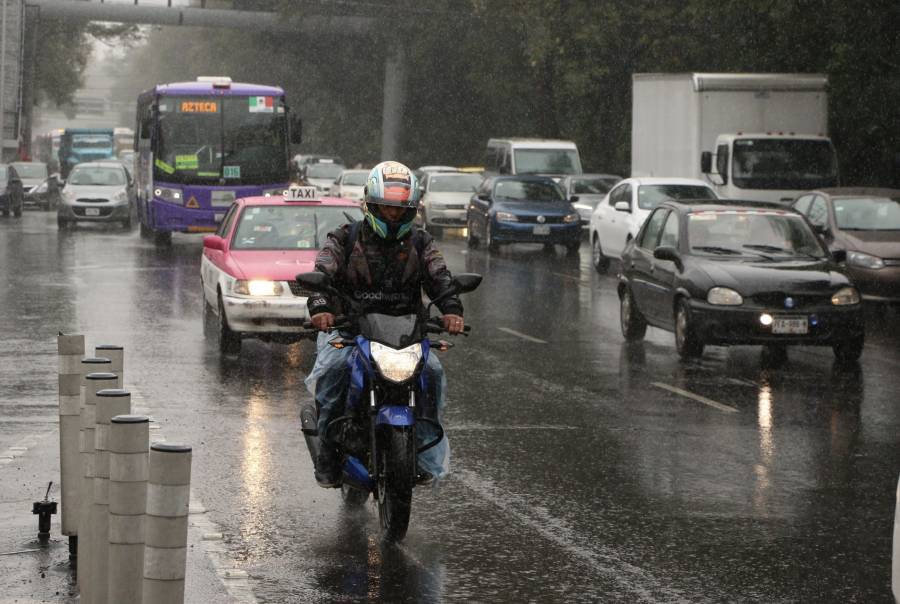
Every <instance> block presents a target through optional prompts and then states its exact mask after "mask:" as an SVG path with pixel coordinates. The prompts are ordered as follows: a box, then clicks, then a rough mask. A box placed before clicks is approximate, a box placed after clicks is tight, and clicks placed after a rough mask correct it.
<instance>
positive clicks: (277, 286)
mask: <svg viewBox="0 0 900 604" xmlns="http://www.w3.org/2000/svg"><path fill="white" fill-rule="evenodd" d="M231 291H233V292H234V293H236V294H240V295H242V296H280V295H281V294H282V292H283V291H284V288H283V287H282V286H281V283H279V282H278V281H266V280H264V279H250V280H249V281H248V280H246V279H238V280H237V281H235V282H234V286H232V288H231Z"/></svg>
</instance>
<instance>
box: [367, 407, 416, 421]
mask: <svg viewBox="0 0 900 604" xmlns="http://www.w3.org/2000/svg"><path fill="white" fill-rule="evenodd" d="M375 423H376V424H377V425H382V424H388V425H391V426H412V425H413V424H415V423H416V417H415V415H414V414H413V409H412V407H401V406H399V405H386V406H384V407H382V408H381V409H379V410H378V417H377V418H376V419H375Z"/></svg>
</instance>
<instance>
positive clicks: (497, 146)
mask: <svg viewBox="0 0 900 604" xmlns="http://www.w3.org/2000/svg"><path fill="white" fill-rule="evenodd" d="M484 165H485V176H498V175H504V176H505V175H508V174H539V175H542V176H551V177H554V178H555V179H556V180H560V179H561V178H562V177H564V176H569V175H573V174H582V172H583V171H582V168H581V157H580V156H579V155H578V147H577V146H576V145H575V143H574V142H572V141H565V140H551V139H536V138H492V139H490V140H488V143H487V151H486V155H485V161H484Z"/></svg>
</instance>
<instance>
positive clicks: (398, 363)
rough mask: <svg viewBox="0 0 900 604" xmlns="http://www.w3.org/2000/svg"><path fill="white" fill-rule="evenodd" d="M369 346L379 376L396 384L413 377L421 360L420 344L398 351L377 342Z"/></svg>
mask: <svg viewBox="0 0 900 604" xmlns="http://www.w3.org/2000/svg"><path fill="white" fill-rule="evenodd" d="M369 346H370V350H371V351H372V360H373V361H375V364H376V365H378V369H379V371H381V375H383V376H384V377H385V378H387V379H389V380H390V381H392V382H395V383H397V384H399V383H401V382H405V381H406V380H408V379H409V378H411V377H412V376H413V374H414V373H415V372H416V367H418V365H419V360H421V358H422V345H421V344H413V345H412V346H407V347H406V348H401V349H400V350H396V349H394V348H391V347H390V346H385V345H384V344H379V343H378V342H370V343H369Z"/></svg>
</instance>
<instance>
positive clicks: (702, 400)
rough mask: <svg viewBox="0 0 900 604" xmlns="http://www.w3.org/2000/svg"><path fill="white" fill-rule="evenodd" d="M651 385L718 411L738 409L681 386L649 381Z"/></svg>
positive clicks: (734, 410)
mask: <svg viewBox="0 0 900 604" xmlns="http://www.w3.org/2000/svg"><path fill="white" fill-rule="evenodd" d="M650 385H651V386H656V387H657V388H662V389H663V390H668V391H669V392H674V393H675V394H678V395H681V396H684V397H686V398H689V399H692V400H695V401H697V402H698V403H703V404H704V405H709V406H710V407H713V408H714V409H718V410H719V411H725V412H726V413H737V412H738V410H737V409H735V408H734V407H729V406H728V405H723V404H722V403H720V402H717V401H714V400H712V399H711V398H706V397H705V396H700V395H699V394H694V393H693V392H688V391H687V390H682V389H681V388H676V387H675V386H670V385H668V384H663V383H662V382H650Z"/></svg>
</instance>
